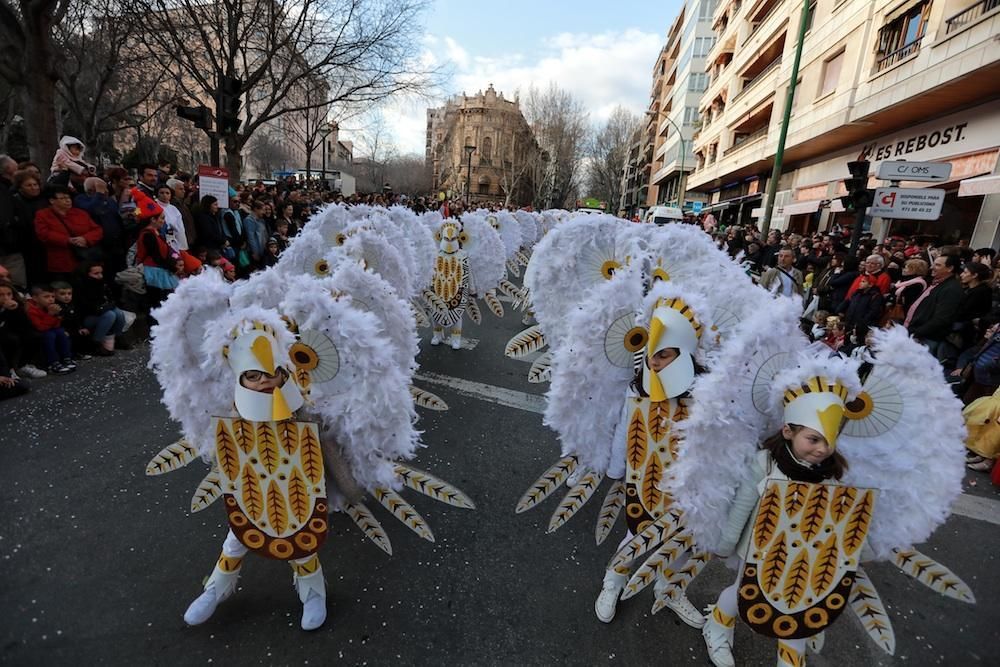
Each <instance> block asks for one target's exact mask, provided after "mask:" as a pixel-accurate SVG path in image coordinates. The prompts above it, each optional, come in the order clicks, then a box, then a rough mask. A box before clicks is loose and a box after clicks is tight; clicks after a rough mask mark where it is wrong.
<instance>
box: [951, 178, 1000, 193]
mask: <svg viewBox="0 0 1000 667" xmlns="http://www.w3.org/2000/svg"><path fill="white" fill-rule="evenodd" d="M995 194H1000V174H990V175H988V176H976V177H975V178H966V179H965V180H963V181H962V182H961V183H960V184H959V186H958V196H959V197H974V196H976V195H995Z"/></svg>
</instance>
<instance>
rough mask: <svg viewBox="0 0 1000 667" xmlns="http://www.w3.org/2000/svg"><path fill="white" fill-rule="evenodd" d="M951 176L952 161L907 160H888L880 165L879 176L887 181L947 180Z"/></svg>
mask: <svg viewBox="0 0 1000 667" xmlns="http://www.w3.org/2000/svg"><path fill="white" fill-rule="evenodd" d="M949 176H951V163H950V162H907V161H905V160H886V161H885V162H883V163H882V164H880V165H879V166H878V177H879V178H881V179H883V180H886V181H925V182H941V181H947V180H948V177H949Z"/></svg>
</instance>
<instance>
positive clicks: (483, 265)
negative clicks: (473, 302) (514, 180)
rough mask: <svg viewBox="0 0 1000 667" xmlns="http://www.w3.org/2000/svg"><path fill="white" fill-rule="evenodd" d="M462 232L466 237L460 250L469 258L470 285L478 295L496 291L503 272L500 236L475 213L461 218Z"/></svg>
mask: <svg viewBox="0 0 1000 667" xmlns="http://www.w3.org/2000/svg"><path fill="white" fill-rule="evenodd" d="M462 231H464V232H465V233H466V235H467V236H468V241H466V242H465V244H464V245H463V246H462V249H463V250H465V252H466V254H467V255H468V256H469V270H470V271H471V272H472V282H471V283H470V284H471V285H472V286H473V287H474V288H475V291H476V292H477V293H478V294H479V295H482V294H484V293H485V292H487V291H488V290H491V289H496V286H497V283H499V282H500V279H501V278H503V277H504V271H505V268H504V247H503V241H502V240H501V238H500V234H498V233H497V230H495V229H493V227H492V225H490V223H488V222H487V221H486V218H485V217H483V216H482V215H477V214H476V213H475V212H473V213H467V214H466V215H463V216H462Z"/></svg>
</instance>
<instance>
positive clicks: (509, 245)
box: [494, 211, 522, 259]
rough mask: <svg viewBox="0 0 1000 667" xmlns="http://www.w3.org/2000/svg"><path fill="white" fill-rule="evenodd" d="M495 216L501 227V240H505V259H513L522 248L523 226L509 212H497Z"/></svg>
mask: <svg viewBox="0 0 1000 667" xmlns="http://www.w3.org/2000/svg"><path fill="white" fill-rule="evenodd" d="M494 215H496V218H497V223H498V224H499V226H500V238H501V239H503V247H504V259H511V258H512V257H513V256H514V253H516V252H517V251H518V250H519V249H520V248H521V243H522V241H521V225H520V224H518V222H517V218H515V217H514V216H513V215H512V214H511V213H508V212H507V211H497V212H496V213H495V214H494Z"/></svg>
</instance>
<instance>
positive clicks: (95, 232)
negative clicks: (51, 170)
mask: <svg viewBox="0 0 1000 667" xmlns="http://www.w3.org/2000/svg"><path fill="white" fill-rule="evenodd" d="M47 196H48V200H49V207H48V208H43V209H42V210H40V211H38V213H36V214H35V235H36V236H37V237H38V240H39V241H40V242H41V243H42V245H43V246H44V247H45V266H46V269H47V270H48V273H49V276H50V278H51V279H53V280H66V281H68V280H69V279H70V276H71V274H72V273H73V272H74V271H75V270H76V267H77V264H78V263H79V261H80V259H97V257H96V256H95V257H84V256H83V255H85V254H86V252H87V250H86V249H88V248H93V251H92V252H93V253H95V255H96V253H97V252H99V251H100V250H99V247H98V246H99V244H100V242H101V238H103V236H104V230H102V229H101V227H100V226H99V225H98V224H97V223H95V222H94V221H93V220H92V219H91V218H90V216H89V215H87V212H86V211H84V210H82V209H79V208H73V197H72V195H71V194H70V191H69V188H67V187H65V186H62V185H53V186H50V187H49V188H48V193H47Z"/></svg>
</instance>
